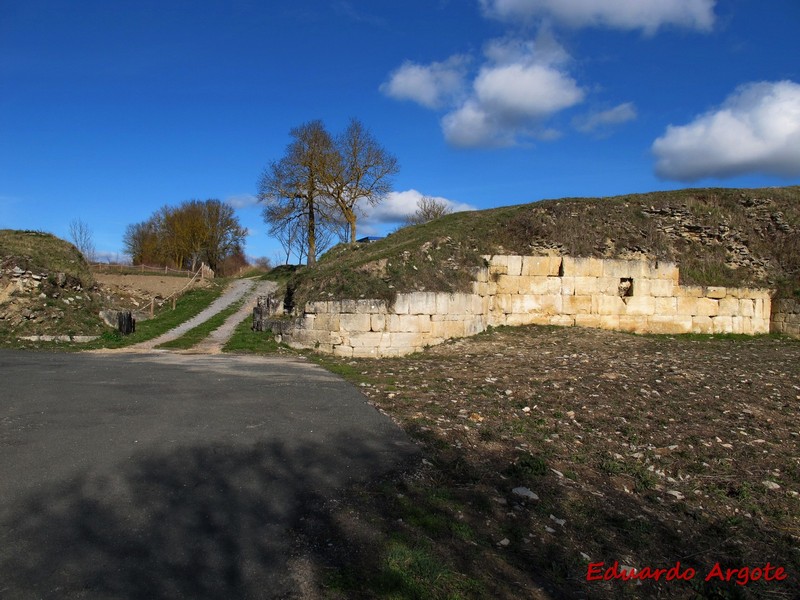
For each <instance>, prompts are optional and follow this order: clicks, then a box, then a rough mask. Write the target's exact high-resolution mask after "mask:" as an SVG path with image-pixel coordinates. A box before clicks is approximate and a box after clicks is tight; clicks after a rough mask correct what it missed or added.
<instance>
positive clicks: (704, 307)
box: [695, 298, 719, 317]
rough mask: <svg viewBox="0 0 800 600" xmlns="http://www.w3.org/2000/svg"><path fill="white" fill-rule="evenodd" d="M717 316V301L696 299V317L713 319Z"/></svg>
mask: <svg viewBox="0 0 800 600" xmlns="http://www.w3.org/2000/svg"><path fill="white" fill-rule="evenodd" d="M718 314H719V300H714V299H713V298H698V299H697V312H695V315H697V316H698V317H714V316H716V315H718Z"/></svg>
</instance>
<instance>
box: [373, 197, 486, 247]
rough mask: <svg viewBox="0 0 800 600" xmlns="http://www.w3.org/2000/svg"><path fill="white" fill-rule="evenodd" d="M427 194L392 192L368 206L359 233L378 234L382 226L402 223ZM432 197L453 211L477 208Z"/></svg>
mask: <svg viewBox="0 0 800 600" xmlns="http://www.w3.org/2000/svg"><path fill="white" fill-rule="evenodd" d="M425 195H426V194H423V193H422V192H419V191H417V190H415V189H410V190H406V191H404V192H391V193H389V195H388V196H387V197H386V199H385V200H384V201H383V202H381V203H380V204H378V205H377V206H366V207H365V208H364V213H365V214H364V215H363V216H362V217H361V218H360V219H359V220H358V235H359V236H360V235H377V234H379V233H381V226H385V225H392V224H399V223H402V222H403V221H405V219H406V217H408V216H410V215H411V214H413V213H414V212H415V211H416V210H417V202H418V201H419V199H420V198H422V197H423V196H425ZM432 197H433V198H435V199H436V200H438V201H440V202H444V203H445V204H447V206H448V207H450V209H451V210H452V211H453V212H462V211H465V210H476V208H475V207H474V206H471V205H469V204H465V203H463V202H455V201H454V200H449V199H447V198H442V197H441V196H432Z"/></svg>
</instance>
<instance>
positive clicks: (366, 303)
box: [356, 299, 386, 315]
mask: <svg viewBox="0 0 800 600" xmlns="http://www.w3.org/2000/svg"><path fill="white" fill-rule="evenodd" d="M356 312H359V313H362V314H368V315H373V314H384V315H385V314H386V302H385V301H384V300H375V299H372V300H369V299H368V300H356Z"/></svg>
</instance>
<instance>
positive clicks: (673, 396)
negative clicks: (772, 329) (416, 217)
mask: <svg viewBox="0 0 800 600" xmlns="http://www.w3.org/2000/svg"><path fill="white" fill-rule="evenodd" d="M323 361H324V362H326V363H327V364H333V365H334V368H338V369H339V370H340V371H343V372H345V374H349V377H350V378H351V379H352V380H353V381H360V382H361V383H360V385H361V386H362V389H363V391H364V393H365V394H366V395H367V397H368V398H369V399H370V402H372V403H373V404H374V405H375V406H376V407H378V408H379V409H380V410H382V411H385V412H386V413H388V414H389V415H391V416H392V417H393V418H394V419H395V420H396V421H397V422H398V423H399V424H400V425H401V426H402V427H403V428H404V429H405V430H406V431H408V432H409V433H410V434H411V435H412V436H413V437H414V438H415V439H416V440H418V441H419V442H420V443H421V444H422V445H423V447H424V449H425V454H426V457H427V462H428V464H427V465H425V466H423V468H422V469H421V470H419V471H416V472H414V473H413V474H411V475H409V476H407V477H405V478H404V479H403V480H402V481H400V482H397V483H395V484H392V485H389V486H383V487H380V486H379V487H376V488H371V489H367V490H364V491H363V494H362V495H361V496H360V497H359V496H357V495H356V496H355V500H354V501H353V502H352V503H350V504H349V505H348V507H347V509H346V510H344V509H343V510H341V511H340V513H341V515H340V516H341V520H342V522H343V523H346V522H347V521H348V520H350V521H352V520H353V517H352V515H353V514H355V515H357V518H358V520H360V521H367V522H370V523H371V524H372V527H373V528H374V529H375V530H376V531H381V535H373V537H374V538H377V541H375V542H374V546H372V547H370V546H369V545H367V546H365V547H364V546H363V544H364V543H363V541H362V542H361V544H362V547H361V548H360V549H358V550H357V551H355V550H354V552H355V555H356V556H357V557H360V558H357V559H353V560H355V564H356V566H353V564H350V565H343V564H341V563H339V564H338V567H335V568H334V571H333V572H334V573H336V576H333V577H332V576H331V575H330V572H331V571H328V573H329V574H328V576H327V578H328V581H334V582H335V583H334V584H332V585H331V587H332V588H333V589H335V590H336V591H337V593H341V594H343V596H342V597H354V596H359V595H360V594H365V596H364V597H367V596H368V595H369V590H372V591H373V592H374V590H375V589H376V586H378V587H380V585H383V584H382V583H380V582H378V583H376V580H375V579H372V581H371V583H370V578H369V577H368V578H366V579H365V581H366V582H367V583H361V582H359V580H358V578H357V577H353V575H355V574H356V573H357V572H361V573H364V572H367V573H368V572H373V573H379V572H381V570H384V571H385V570H386V568H387V567H386V565H387V562H386V561H387V560H389V559H387V558H386V553H387V547H391V542H390V541H387V540H395V539H397V536H401V538H402V539H404V540H407V545H408V544H411V545H414V544H415V543H417V542H419V543H420V544H426V545H427V546H426V547H428V548H430V549H431V552H433V553H434V554H436V556H437V557H438V560H439V561H440V562H441V564H444V565H448V570H449V571H448V572H449V574H450V577H452V578H453V580H454V581H461V582H464V581H468V582H470V585H469V586H466V587H458V585H455V584H454V585H455V587H453V586H450V585H449V584H447V585H445V589H446V590H450V591H452V590H454V589H455V590H457V591H458V593H459V594H461V596H460V597H482V596H483V597H488V596H486V594H488V595H489V596H491V597H506V598H517V597H567V598H654V597H662V598H696V597H702V598H755V597H769V598H790V597H800V579H798V578H799V577H800V343H798V342H797V341H793V340H788V339H778V338H774V337H759V338H743V337H735V338H709V337H696V338H694V337H688V336H684V337H678V338H669V337H658V336H634V335H628V334H622V333H616V332H609V331H601V330H592V329H581V328H546V327H523V328H513V329H512V328H508V329H505V328H504V329H501V330H495V331H492V332H490V333H487V334H482V335H480V336H477V337H474V338H470V339H464V340H459V341H455V342H451V343H448V344H445V345H442V346H438V347H436V348H433V349H430V350H429V351H427V352H424V353H421V354H419V355H415V356H413V357H408V358H404V359H384V360H377V361H376V360H352V361H337V362H332V361H331V360H330V359H323ZM523 488H524V489H523ZM515 489H516V492H515V491H514V490H515ZM343 529H344V530H345V531H347V530H348V529H349V528H348V527H347V526H346V525H343ZM340 535H341V533H340ZM344 535H345V537H354V538H356V537H358V536H356V535H353V536H348V535H347V534H344ZM381 556H383V557H384V558H383V559H381V558H378V557H381ZM329 559H330V560H331V561H332V562H333V563H334V564H337V563H336V560H335V559H333V558H330V557H329ZM382 560H383V562H381V561H382ZM600 562H602V563H604V565H603V567H602V569H603V571H604V570H605V569H606V568H608V567H611V566H613V565H614V563H615V562H618V563H619V565H624V566H627V567H635V568H636V569H639V570H640V572H641V571H642V570H643V569H645V568H647V567H649V568H650V569H669V568H670V567H674V566H675V565H676V563H678V562H680V569H681V570H682V571H684V572H685V569H687V568H692V569H694V570H695V571H696V575H695V576H694V577H693V578H691V580H690V581H665V579H664V578H665V575H662V576H661V577H660V580H659V581H652V580H648V581H644V582H641V583H639V582H634V581H619V580H616V581H610V582H603V581H587V574H588V569H589V565H590V563H600ZM767 562H769V563H771V565H772V566H773V571H772V572H771V574H772V575H774V574H775V570H774V568H775V567H778V566H780V567H782V568H783V569H785V573H786V574H787V575H788V577H787V578H786V579H785V580H783V581H769V582H767V581H764V578H763V573H762V577H761V580H760V581H747V582H746V585H741V584H737V583H736V581H735V580H736V579H737V577H738V578H739V582H740V583H741V581H742V580H743V579H742V578H743V577H744V572H743V571H741V572H736V573H734V574H732V578H733V580H734V581H731V582H727V583H722V582H720V581H719V577H716V576H715V577H712V579H711V580H709V581H705V579H706V577H707V576H708V575H709V574H710V573H713V572H714V571H713V569H714V566H715V564H717V563H719V565H720V567H721V569H722V572H723V573H725V569H727V568H735V569H741V568H743V567H750V568H751V569H752V568H755V567H759V568H763V567H764V566H765V564H766V563H767ZM336 569H338V570H336ZM603 571H601V573H602V572H603ZM348 574H349V576H348ZM750 574H752V571H751V572H750ZM384 583H385V580H384ZM429 585H430V584H429ZM434 592H435V589H434ZM430 597H447V596H446V595H441V596H440V595H437V593H432V594H431V595H430Z"/></svg>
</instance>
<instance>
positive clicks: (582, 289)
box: [562, 276, 605, 296]
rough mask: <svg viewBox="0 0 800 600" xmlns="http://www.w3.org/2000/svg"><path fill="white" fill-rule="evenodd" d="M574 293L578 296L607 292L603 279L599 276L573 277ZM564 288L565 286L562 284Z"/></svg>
mask: <svg viewBox="0 0 800 600" xmlns="http://www.w3.org/2000/svg"><path fill="white" fill-rule="evenodd" d="M572 281H573V293H574V294H575V295H576V296H591V295H593V294H605V292H604V291H603V290H604V287H603V283H604V282H603V281H602V280H601V278H599V277H584V276H580V277H573V278H572ZM562 289H563V286H562Z"/></svg>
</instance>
